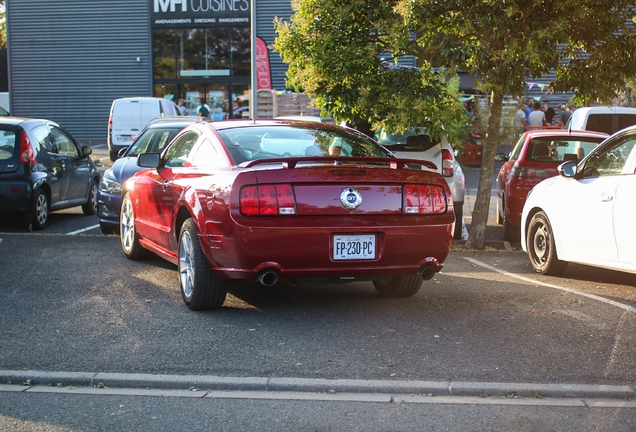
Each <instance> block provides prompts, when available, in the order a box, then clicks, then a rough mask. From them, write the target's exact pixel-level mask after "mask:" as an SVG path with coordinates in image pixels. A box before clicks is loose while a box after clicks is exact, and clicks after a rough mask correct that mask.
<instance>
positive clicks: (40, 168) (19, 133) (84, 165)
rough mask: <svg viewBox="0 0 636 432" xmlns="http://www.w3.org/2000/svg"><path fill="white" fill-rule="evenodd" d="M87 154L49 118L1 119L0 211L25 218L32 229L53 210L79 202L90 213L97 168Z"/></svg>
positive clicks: (43, 223) (93, 205) (40, 225)
mask: <svg viewBox="0 0 636 432" xmlns="http://www.w3.org/2000/svg"><path fill="white" fill-rule="evenodd" d="M91 152H92V150H91V148H90V147H88V146H85V145H84V146H83V145H80V144H79V143H78V142H77V141H75V139H74V138H73V137H72V136H71V134H70V133H68V132H67V131H66V130H64V129H63V128H62V127H60V125H58V124H57V123H54V122H52V121H49V120H44V119H26V118H16V117H5V118H3V119H2V120H1V121H0V212H1V213H5V212H6V213H9V214H12V215H17V216H21V217H23V218H24V222H25V224H26V225H27V226H28V227H30V228H31V229H33V230H41V229H43V228H44V227H45V226H46V224H47V223H48V221H49V213H50V212H52V211H54V210H62V209H67V208H71V207H76V206H82V211H83V213H84V214H86V215H94V214H95V211H96V209H97V201H96V199H95V197H96V194H97V185H98V184H99V171H98V170H97V168H96V167H95V164H94V163H93V160H92V159H91V158H90V154H91Z"/></svg>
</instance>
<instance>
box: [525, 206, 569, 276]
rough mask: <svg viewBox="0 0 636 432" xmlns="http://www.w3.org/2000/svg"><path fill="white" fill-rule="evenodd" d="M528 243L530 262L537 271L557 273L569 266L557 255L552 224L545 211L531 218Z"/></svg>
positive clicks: (549, 273)
mask: <svg viewBox="0 0 636 432" xmlns="http://www.w3.org/2000/svg"><path fill="white" fill-rule="evenodd" d="M526 244H527V249H528V258H530V264H531V265H532V267H533V268H534V270H535V271H536V272H537V273H541V274H546V275H556V274H559V273H562V272H563V270H565V267H567V265H568V263H567V262H566V261H561V260H559V258H558V257H557V253H556V248H555V245H554V234H553V232H552V226H551V225H550V221H549V220H548V217H547V216H546V214H545V213H544V212H538V213H537V214H535V215H534V216H532V219H530V224H529V225H528V234H527V238H526Z"/></svg>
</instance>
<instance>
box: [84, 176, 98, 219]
mask: <svg viewBox="0 0 636 432" xmlns="http://www.w3.org/2000/svg"><path fill="white" fill-rule="evenodd" d="M98 187H99V183H98V182H97V180H93V182H92V183H91V188H90V190H89V191H88V201H86V203H85V204H83V205H82V211H83V212H84V214H85V215H89V216H90V215H94V214H96V213H97V188H98Z"/></svg>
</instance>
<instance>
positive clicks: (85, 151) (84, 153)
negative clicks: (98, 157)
mask: <svg viewBox="0 0 636 432" xmlns="http://www.w3.org/2000/svg"><path fill="white" fill-rule="evenodd" d="M92 153H93V149H92V148H90V147H89V146H87V145H85V146H82V156H90V155H91V154H92Z"/></svg>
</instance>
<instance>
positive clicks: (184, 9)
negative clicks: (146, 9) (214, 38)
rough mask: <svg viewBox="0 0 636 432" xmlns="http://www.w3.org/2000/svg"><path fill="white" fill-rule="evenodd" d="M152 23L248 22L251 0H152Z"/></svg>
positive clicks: (228, 23)
mask: <svg viewBox="0 0 636 432" xmlns="http://www.w3.org/2000/svg"><path fill="white" fill-rule="evenodd" d="M150 22H151V26H152V27H212V26H231V25H237V24H239V25H248V24H249V23H250V0H150Z"/></svg>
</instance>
